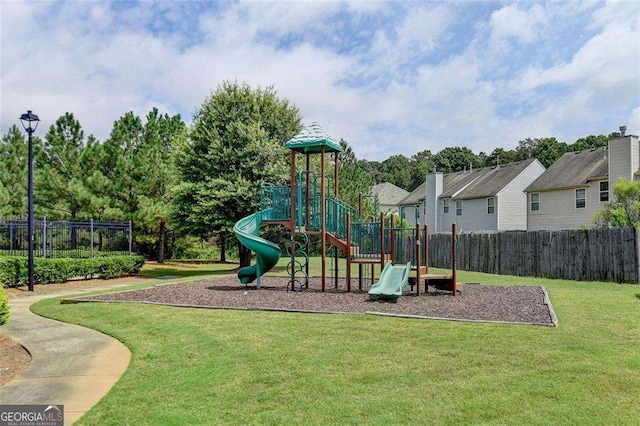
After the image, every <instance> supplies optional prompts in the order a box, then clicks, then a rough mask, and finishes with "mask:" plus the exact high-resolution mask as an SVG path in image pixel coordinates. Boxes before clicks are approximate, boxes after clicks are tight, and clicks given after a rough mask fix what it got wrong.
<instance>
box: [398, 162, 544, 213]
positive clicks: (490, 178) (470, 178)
mask: <svg viewBox="0 0 640 426" xmlns="http://www.w3.org/2000/svg"><path fill="white" fill-rule="evenodd" d="M534 161H538V160H536V159H535V158H532V159H529V160H523V161H516V162H513V163H507V164H503V165H501V166H499V167H498V166H494V167H483V168H479V169H473V170H468V171H463V172H454V173H447V174H445V175H443V177H442V193H441V194H440V195H439V197H438V198H454V199H457V200H469V199H473V198H485V197H491V196H494V195H496V194H498V192H500V191H501V190H502V189H503V188H504V187H505V186H507V185H508V184H509V182H511V181H512V180H513V179H515V177H516V176H518V175H519V174H520V173H522V171H524V169H526V168H527V167H529V165H530V164H531V163H533V162H534ZM425 191H426V182H425V183H423V184H422V185H420V186H419V187H417V188H416V189H415V190H414V191H413V192H411V193H410V194H409V195H407V196H406V197H405V198H404V199H403V200H402V201H401V202H400V203H399V204H400V205H413V204H420V203H421V202H422V201H423V200H424V199H425V196H426V193H425Z"/></svg>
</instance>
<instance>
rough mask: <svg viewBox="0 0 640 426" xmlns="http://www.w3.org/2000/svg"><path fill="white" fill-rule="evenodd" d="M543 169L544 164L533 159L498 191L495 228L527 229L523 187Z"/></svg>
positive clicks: (504, 229)
mask: <svg viewBox="0 0 640 426" xmlns="http://www.w3.org/2000/svg"><path fill="white" fill-rule="evenodd" d="M544 171H545V168H544V166H543V165H542V164H541V163H540V162H539V161H534V162H533V163H531V164H530V165H529V166H528V167H527V168H526V169H524V170H523V171H522V172H521V173H520V174H519V175H518V176H516V178H515V179H513V180H512V181H511V182H510V183H508V184H507V186H505V187H504V188H503V189H502V190H501V191H500V192H499V193H498V195H497V196H496V201H497V202H496V204H497V209H496V211H497V217H498V220H497V224H496V228H495V229H496V230H500V231H513V230H526V229H527V209H528V205H527V194H526V193H525V192H524V189H525V188H526V187H527V186H529V185H531V183H532V182H533V181H534V180H536V179H537V178H538V177H539V176H540V175H541V174H542V173H544ZM498 200H499V201H498Z"/></svg>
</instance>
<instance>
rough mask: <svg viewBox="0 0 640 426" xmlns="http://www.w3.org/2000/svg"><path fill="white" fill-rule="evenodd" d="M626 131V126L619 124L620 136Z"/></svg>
mask: <svg viewBox="0 0 640 426" xmlns="http://www.w3.org/2000/svg"><path fill="white" fill-rule="evenodd" d="M626 131H627V126H620V137H621V138H623V137H624V134H625V133H626Z"/></svg>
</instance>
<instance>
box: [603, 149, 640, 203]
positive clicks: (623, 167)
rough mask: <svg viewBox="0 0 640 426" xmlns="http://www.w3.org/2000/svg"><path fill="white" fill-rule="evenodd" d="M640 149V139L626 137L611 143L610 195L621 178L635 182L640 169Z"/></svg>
mask: <svg viewBox="0 0 640 426" xmlns="http://www.w3.org/2000/svg"><path fill="white" fill-rule="evenodd" d="M639 149H640V147H639V146H638V138H637V137H635V136H626V137H623V138H617V139H613V140H611V141H609V181H610V183H611V185H610V193H611V195H613V191H612V189H613V185H615V183H616V182H617V181H618V179H619V178H621V177H622V178H625V179H627V180H634V174H635V172H636V171H638V168H639V167H640V164H639V162H640V152H639Z"/></svg>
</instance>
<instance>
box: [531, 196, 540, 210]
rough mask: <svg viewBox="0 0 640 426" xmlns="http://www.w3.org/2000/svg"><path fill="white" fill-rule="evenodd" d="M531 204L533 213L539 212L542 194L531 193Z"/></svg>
mask: <svg viewBox="0 0 640 426" xmlns="http://www.w3.org/2000/svg"><path fill="white" fill-rule="evenodd" d="M529 202H530V206H531V211H532V212H537V211H538V210H540V193H539V192H533V193H531V194H530V195H529Z"/></svg>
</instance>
